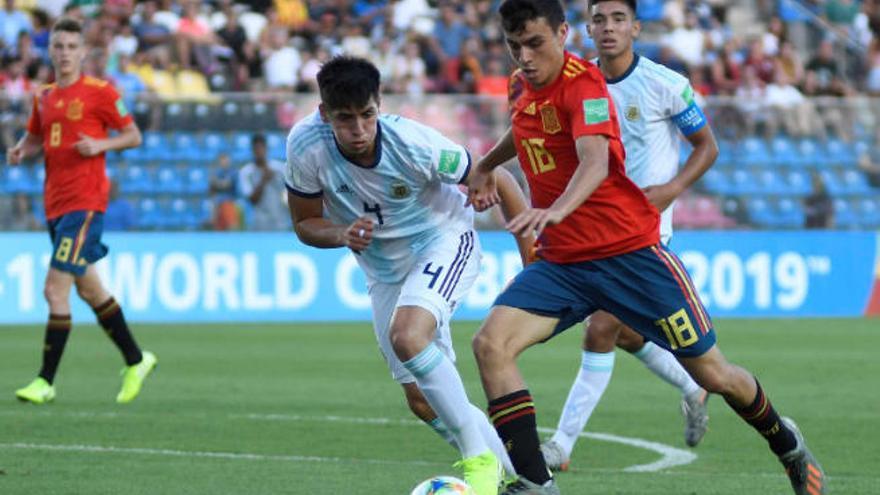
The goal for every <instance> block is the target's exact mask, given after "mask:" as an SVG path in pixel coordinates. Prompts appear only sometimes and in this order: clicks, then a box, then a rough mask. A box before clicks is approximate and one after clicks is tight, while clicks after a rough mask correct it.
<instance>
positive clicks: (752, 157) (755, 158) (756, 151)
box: [736, 137, 770, 166]
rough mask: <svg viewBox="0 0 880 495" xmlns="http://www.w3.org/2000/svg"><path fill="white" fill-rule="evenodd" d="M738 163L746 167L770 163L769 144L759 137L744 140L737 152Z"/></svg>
mask: <svg viewBox="0 0 880 495" xmlns="http://www.w3.org/2000/svg"><path fill="white" fill-rule="evenodd" d="M736 153H737V159H738V161H739V162H740V163H741V164H742V165H745V166H757V165H766V164H768V163H770V150H768V149H767V143H765V142H764V140H763V139H761V138H757V137H747V138H745V139H743V140H742V141H741V142H740V143H739V146H738V147H737V150H736Z"/></svg>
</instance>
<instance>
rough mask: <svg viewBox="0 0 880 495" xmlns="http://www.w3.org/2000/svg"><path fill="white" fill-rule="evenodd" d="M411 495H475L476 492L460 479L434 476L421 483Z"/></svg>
mask: <svg viewBox="0 0 880 495" xmlns="http://www.w3.org/2000/svg"><path fill="white" fill-rule="evenodd" d="M410 495H474V491H473V489H471V487H470V486H468V484H467V483H465V482H464V481H462V480H460V479H458V478H454V477H452V476H434V477H433V478H430V479H427V480H425V481H423V482H421V483H419V486H417V487H415V488H414V489H413V491H412V493H410Z"/></svg>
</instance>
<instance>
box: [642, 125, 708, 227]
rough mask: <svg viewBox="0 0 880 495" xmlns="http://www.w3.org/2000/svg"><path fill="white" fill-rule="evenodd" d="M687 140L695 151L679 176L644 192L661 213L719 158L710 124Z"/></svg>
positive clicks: (692, 151)
mask: <svg viewBox="0 0 880 495" xmlns="http://www.w3.org/2000/svg"><path fill="white" fill-rule="evenodd" d="M687 140H688V142H690V143H691V146H693V147H694V149H693V150H691V154H690V155H689V156H688V159H687V161H686V162H685V164H684V167H682V168H681V170H679V172H678V174H677V175H676V176H675V177H673V178H672V180H670V181H669V182H667V183H665V184H658V185H656V186H650V187H646V188H645V190H644V191H645V195H646V196H647V197H648V201H650V202H651V204H653V205H654V206H656V207H657V209H658V210H660V211H663V210H665V209H666V208H669V205H670V204H672V202H673V201H675V198H677V197H678V196H680V195H681V193H683V192H684V191H685V190H687V188H689V187H690V186H691V184H693V183H694V182H696V181H697V180H698V179H699V178H700V177H702V176H703V174H705V173H706V171H707V170H709V168H710V167H711V166H712V164H713V163H715V159H716V158H718V143H717V142H716V141H715V134H713V133H712V128H711V127H709V125H708V124H707V125H705V126H703V128H702V129H700V130H699V131H697V132H695V133H693V134H691V135H689V136H687Z"/></svg>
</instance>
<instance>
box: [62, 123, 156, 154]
mask: <svg viewBox="0 0 880 495" xmlns="http://www.w3.org/2000/svg"><path fill="white" fill-rule="evenodd" d="M141 141H142V139H141V131H140V129H138V126H137V125H136V124H135V123H134V122H132V123H130V124H128V125H126V126H125V127H123V128H122V129H121V130H120V131H119V134H117V135H115V136H111V137H107V138H104V139H95V138H93V137H91V136H88V135H86V134H83V133H79V141H77V142H76V143H74V146H75V147H76V149H77V151H79V154H80V155H82V156H95V155H99V154H101V153H105V152H107V151H121V150H124V149H128V148H135V147H137V146H140V145H141Z"/></svg>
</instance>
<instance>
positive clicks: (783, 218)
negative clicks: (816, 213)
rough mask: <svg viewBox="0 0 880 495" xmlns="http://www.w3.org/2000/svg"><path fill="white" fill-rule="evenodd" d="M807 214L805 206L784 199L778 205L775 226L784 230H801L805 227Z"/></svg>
mask: <svg viewBox="0 0 880 495" xmlns="http://www.w3.org/2000/svg"><path fill="white" fill-rule="evenodd" d="M805 219H806V214H805V213H804V208H803V205H801V204H800V202H798V201H793V200H791V199H789V198H782V199H780V200H779V203H778V204H777V216H776V218H775V219H774V224H775V225H774V226H775V227H778V228H784V229H799V228H802V227H803V226H804V220H805Z"/></svg>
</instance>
